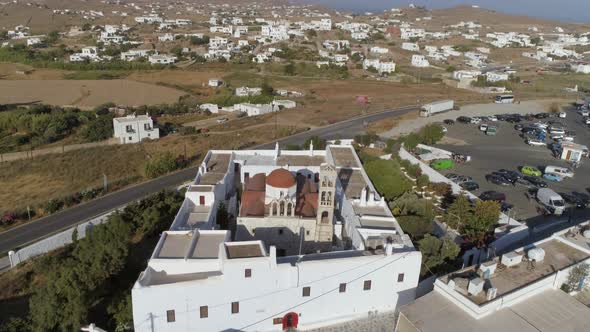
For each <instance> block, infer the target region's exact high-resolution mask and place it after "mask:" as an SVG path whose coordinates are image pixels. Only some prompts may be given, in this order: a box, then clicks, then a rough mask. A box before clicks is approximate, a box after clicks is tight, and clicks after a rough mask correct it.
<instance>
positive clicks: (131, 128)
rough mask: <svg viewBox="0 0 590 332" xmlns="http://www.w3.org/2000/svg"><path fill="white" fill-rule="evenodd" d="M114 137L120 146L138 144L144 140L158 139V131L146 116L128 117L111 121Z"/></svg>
mask: <svg viewBox="0 0 590 332" xmlns="http://www.w3.org/2000/svg"><path fill="white" fill-rule="evenodd" d="M113 128H114V132H115V134H114V137H115V138H118V139H119V142H120V143H121V144H130V143H139V142H141V141H142V140H144V139H158V138H160V130H159V129H158V128H154V121H153V120H152V118H150V117H149V116H148V115H135V114H133V115H128V116H126V117H122V118H114V119H113Z"/></svg>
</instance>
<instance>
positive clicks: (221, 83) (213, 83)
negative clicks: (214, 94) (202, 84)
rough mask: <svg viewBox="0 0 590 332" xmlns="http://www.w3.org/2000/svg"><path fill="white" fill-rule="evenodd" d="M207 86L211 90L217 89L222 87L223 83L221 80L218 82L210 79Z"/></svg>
mask: <svg viewBox="0 0 590 332" xmlns="http://www.w3.org/2000/svg"><path fill="white" fill-rule="evenodd" d="M208 85H209V86H210V87H212V88H218V87H220V86H222V85H223V81H222V80H219V79H216V78H212V79H210V80H209V83H208Z"/></svg>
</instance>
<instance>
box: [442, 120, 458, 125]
mask: <svg viewBox="0 0 590 332" xmlns="http://www.w3.org/2000/svg"><path fill="white" fill-rule="evenodd" d="M443 123H444V124H446V125H454V124H455V120H451V119H446V120H444V121H443Z"/></svg>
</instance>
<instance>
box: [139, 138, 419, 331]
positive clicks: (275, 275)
mask: <svg viewBox="0 0 590 332" xmlns="http://www.w3.org/2000/svg"><path fill="white" fill-rule="evenodd" d="M238 191H240V192H242V194H241V195H240V198H239V199H238V195H237V192H238ZM221 202H223V203H224V205H225V206H226V207H227V209H228V212H229V213H230V214H232V215H234V216H235V217H236V224H237V227H236V231H235V234H233V237H232V234H230V232H229V231H225V230H218V227H219V225H218V224H217V222H218V221H217V220H216V216H217V215H218V214H217V209H218V208H219V206H220V203H221ZM336 207H338V211H339V213H334V212H335V209H336ZM219 222H223V221H222V220H220V221H219ZM212 229H214V230H212ZM232 239H233V240H232ZM299 254H301V255H299ZM420 265H421V254H420V252H418V251H416V250H415V248H414V247H413V245H412V243H411V241H410V240H409V238H408V236H407V235H405V234H404V233H403V231H402V230H401V228H400V227H399V224H398V223H397V221H396V220H395V218H394V217H393V216H392V215H391V212H390V210H389V208H388V207H387V204H386V202H385V201H384V200H383V199H381V198H380V197H379V196H378V194H377V193H376V192H375V189H374V187H373V185H372V183H371V182H370V181H369V179H368V177H367V175H366V173H365V171H364V169H363V168H362V164H361V162H360V160H359V159H358V157H357V155H356V153H355V152H354V149H353V148H352V147H350V146H333V145H331V146H328V147H327V148H326V149H325V150H313V147H311V148H310V150H309V151H282V150H280V149H279V147H278V145H277V146H276V148H275V149H274V150H240V151H210V152H209V153H208V154H207V155H206V156H205V159H204V161H203V163H202V165H201V166H200V167H199V171H198V174H197V176H196V178H195V180H194V182H193V183H192V184H191V185H190V186H189V187H188V190H187V192H186V194H185V201H184V203H183V204H182V207H181V208H180V211H179V212H178V214H177V216H176V218H175V220H174V221H173V223H172V225H171V227H170V230H169V231H166V232H164V233H163V234H162V236H161V238H160V241H159V242H158V244H157V245H156V248H155V250H154V253H153V254H152V257H151V259H150V260H149V262H148V267H147V268H146V270H145V271H144V272H142V273H141V274H140V276H139V278H138V280H137V282H136V283H135V285H134V287H133V290H132V301H133V319H134V328H135V331H138V332H142V331H150V332H151V331H158V332H159V331H204V332H207V331H226V330H239V331H283V330H285V329H287V328H297V329H301V330H306V329H309V328H312V327H314V328H318V327H322V326H326V325H329V324H332V323H334V322H341V321H345V320H352V319H358V318H366V317H367V316H368V315H370V314H373V313H376V312H379V313H381V312H387V311H394V310H396V309H397V308H398V307H399V306H401V305H403V304H406V303H409V302H410V301H412V300H413V299H414V297H415V288H416V286H417V283H418V278H419V271H420Z"/></svg>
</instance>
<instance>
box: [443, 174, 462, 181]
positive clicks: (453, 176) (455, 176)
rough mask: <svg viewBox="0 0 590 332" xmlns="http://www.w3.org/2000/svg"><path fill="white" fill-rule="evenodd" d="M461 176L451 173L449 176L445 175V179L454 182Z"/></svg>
mask: <svg viewBox="0 0 590 332" xmlns="http://www.w3.org/2000/svg"><path fill="white" fill-rule="evenodd" d="M459 176H460V175H459V174H455V173H449V174H447V175H445V177H446V178H447V179H449V180H451V181H454V180H455V179H456V178H458V177H459Z"/></svg>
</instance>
